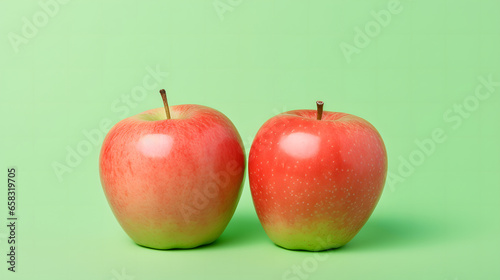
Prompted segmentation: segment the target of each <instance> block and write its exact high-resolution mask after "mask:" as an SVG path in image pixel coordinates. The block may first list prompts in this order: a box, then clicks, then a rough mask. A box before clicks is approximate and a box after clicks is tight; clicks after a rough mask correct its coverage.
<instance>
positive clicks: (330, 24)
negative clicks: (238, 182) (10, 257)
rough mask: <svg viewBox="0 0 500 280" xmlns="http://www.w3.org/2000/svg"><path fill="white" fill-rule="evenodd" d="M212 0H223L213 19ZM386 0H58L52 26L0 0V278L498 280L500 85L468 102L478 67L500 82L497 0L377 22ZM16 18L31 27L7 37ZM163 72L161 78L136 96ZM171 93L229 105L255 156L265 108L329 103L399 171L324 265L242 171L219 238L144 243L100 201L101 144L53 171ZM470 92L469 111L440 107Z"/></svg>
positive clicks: (34, 5) (26, 4) (416, 4)
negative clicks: (430, 143)
mask: <svg viewBox="0 0 500 280" xmlns="http://www.w3.org/2000/svg"><path fill="white" fill-rule="evenodd" d="M46 1H47V0H43V1H42V3H45V2H46ZM214 2H215V3H218V4H219V5H221V3H222V4H226V5H229V6H226V8H227V7H230V9H227V10H226V11H225V12H224V13H222V14H221V11H220V10H219V12H218V10H217V9H216V8H215V7H214V5H213V4H214ZM389 2H390V1H386V0H377V1H375V0H372V1H347V0H346V1H340V0H324V1H319V0H317V1H298V0H274V1H270V0H267V1H264V0H259V1H257V0H253V1H250V0H248V1H247V0H244V1H235V0H232V1H228V0H221V1H213V0H203V1H201V0H200V1H194V0H193V1H181V0H177V1H173V0H171V1H168V0H164V1H77V0H74V1H69V2H68V3H66V4H59V8H58V9H59V10H58V11H56V12H54V13H53V14H52V16H49V17H47V19H48V20H47V22H46V23H44V22H43V19H44V15H43V13H47V12H44V10H43V8H42V7H41V6H40V5H39V4H38V2H37V1H2V2H0V19H1V25H0V114H1V119H2V121H1V122H0V125H1V126H0V131H1V138H0V166H1V167H2V169H3V170H4V171H2V173H1V174H2V175H1V176H3V177H4V178H5V179H3V180H5V181H6V177H7V171H6V169H7V167H10V166H16V167H17V168H18V174H17V175H18V203H19V205H18V210H17V211H18V217H19V221H18V243H19V245H18V248H19V250H18V252H17V253H18V267H17V269H18V272H17V273H15V274H14V273H11V272H8V271H7V264H6V263H5V262H4V260H6V256H5V254H6V252H7V251H6V250H7V243H6V237H7V235H6V234H7V228H6V227H5V226H4V223H6V217H7V206H6V199H7V193H6V190H5V189H6V183H4V187H3V188H2V189H4V190H3V191H0V205H1V206H0V209H1V210H0V217H1V219H2V222H1V225H2V226H1V227H0V253H1V255H2V257H0V260H1V263H2V265H0V275H1V276H0V277H1V278H2V279H106V280H109V279H115V280H122V279H125V280H131V279H136V280H140V279H257V277H260V278H261V279H283V277H284V276H285V273H286V272H287V271H289V270H290V269H292V267H294V266H299V267H302V266H303V265H305V266H306V267H307V268H308V269H309V270H308V271H306V272H305V273H306V275H303V276H302V278H301V277H299V276H295V277H297V278H291V277H292V276H291V275H290V276H289V277H290V278H285V279H305V278H306V277H307V279H365V278H366V279H439V280H445V279H450V280H452V279H500V266H499V265H498V264H499V261H500V238H499V236H500V188H499V185H500V172H499V167H500V148H499V147H500V146H499V145H498V142H499V140H500V125H498V121H499V117H500V113H499V110H498V108H499V105H500V96H499V95H500V87H499V86H498V85H495V86H494V87H491V88H490V93H491V94H490V96H489V97H488V98H484V100H479V101H478V99H475V97H474V92H475V90H476V88H477V87H478V86H480V85H481V82H480V77H484V78H485V79H488V77H490V76H491V78H490V79H492V80H493V81H500V64H499V63H500V52H499V50H500V39H499V36H500V17H499V16H498V13H499V11H500V2H499V1H497V0H480V1H465V0H462V1H430V0H421V1H417V0H414V1H401V4H400V5H401V7H402V8H401V9H402V10H401V12H400V13H398V14H392V16H391V20H390V22H389V23H388V24H384V25H386V26H381V25H380V24H378V25H377V24H374V22H375V21H374V16H373V14H372V12H375V13H378V12H379V11H381V10H387V6H388V3H389ZM219 7H222V8H224V6H219ZM23 18H26V19H27V20H28V21H30V22H32V23H33V22H36V23H37V25H38V26H35V27H37V30H36V32H33V33H34V34H31V33H29V32H28V33H26V34H27V35H29V36H28V37H31V38H26V37H25V39H24V41H23V42H22V43H19V45H16V44H13V43H12V42H11V40H12V38H13V36H15V35H13V34H16V35H17V36H24V35H23V26H25V25H26V22H25V21H24V20H23ZM366 26H368V27H369V28H373V29H371V32H372V33H371V34H372V35H373V36H371V37H369V42H368V43H366V42H365V45H360V44H358V46H360V48H359V49H358V52H357V53H355V54H352V55H350V56H346V55H345V54H344V53H343V51H342V49H341V46H342V45H343V44H349V45H352V46H354V47H356V41H355V36H356V34H357V29H356V28H360V29H361V30H364V29H365V27H366ZM377 26H378V27H379V28H380V29H377ZM25 29H26V28H25ZM376 31H377V32H376ZM26 34H25V35H26ZM358 37H359V35H358ZM358 43H359V42H358ZM16 50H17V51H16ZM348 60H350V61H348ZM157 67H158V69H161V72H165V73H167V72H168V77H164V76H161V77H160V78H159V79H158V83H157V85H155V87H154V89H151V90H148V94H147V95H141V96H140V97H137V96H135V99H134V96H132V94H133V93H135V92H136V91H137V90H138V88H137V87H138V86H139V87H140V86H142V84H143V79H144V78H145V77H147V76H148V75H150V74H149V72H148V69H156V68H157ZM163 87H164V88H166V89H167V92H168V94H169V102H170V104H171V105H175V104H186V103H194V104H202V105H206V106H210V107H213V108H215V109H217V110H220V111H222V112H223V113H225V114H226V115H227V116H228V117H229V118H230V119H231V120H232V121H233V123H234V124H235V125H236V127H237V128H238V130H239V132H240V134H241V136H242V138H243V139H244V142H245V148H246V150H247V152H248V150H249V148H250V145H251V141H252V138H253V136H254V135H255V134H256V132H257V130H258V129H259V127H260V126H261V125H262V124H263V123H264V122H265V121H266V120H267V119H269V118H270V117H272V116H273V115H275V114H278V113H280V112H283V111H286V110H292V109H313V108H314V102H315V101H316V100H323V101H324V102H325V104H326V105H325V110H329V111H341V112H348V113H351V114H355V115H358V116H361V117H363V118H365V119H367V120H369V121H370V122H371V123H372V124H373V125H374V126H375V127H377V129H378V130H379V132H380V133H381V135H382V137H383V138H384V141H385V144H386V147H387V152H388V157H389V172H390V173H391V174H392V175H394V176H401V180H400V181H397V182H395V181H390V182H391V183H390V184H389V182H388V183H387V184H386V188H385V190H384V193H383V195H382V198H381V200H380V202H379V205H378V206H377V208H376V210H375V212H374V213H373V215H372V217H371V218H370V220H369V221H368V223H367V224H366V225H365V227H364V228H363V229H362V230H361V232H360V233H359V234H358V235H357V236H356V237H355V238H354V239H353V240H352V241H351V242H350V243H349V244H348V245H346V246H345V247H343V248H341V249H338V250H333V251H328V252H324V253H322V255H321V256H320V257H321V258H322V259H325V258H326V260H321V261H318V260H317V259H316V257H315V256H316V255H315V254H313V253H308V252H295V251H288V250H284V249H281V248H279V247H277V246H274V245H273V244H272V243H271V241H270V240H269V239H268V238H267V236H266V235H265V233H264V231H263V229H262V227H261V226H260V224H259V221H258V219H257V216H256V214H255V211H254V209H253V205H252V200H251V196H250V192H249V186H248V181H246V182H245V185H244V191H243V194H242V197H241V200H240V203H239V206H238V208H237V210H236V213H235V215H234V217H233V219H232V220H231V222H230V224H229V225H228V227H227V229H226V231H225V232H224V233H223V235H222V236H221V237H220V238H219V240H218V241H216V242H215V243H214V244H212V245H209V246H205V247H202V248H198V249H194V250H176V251H158V250H151V249H145V248H142V247H139V246H136V245H135V244H134V243H133V242H132V241H131V240H130V239H129V238H128V237H127V236H126V234H125V233H124V232H123V230H122V229H121V228H120V226H119V224H118V223H117V221H116V220H115V218H114V217H113V215H112V213H111V211H110V209H109V206H108V204H107V202H106V200H105V197H104V195H103V192H102V189H101V186H100V181H99V175H98V165H97V163H98V155H99V150H100V146H101V144H100V143H97V144H92V145H91V146H90V148H89V149H88V152H86V155H85V156H82V159H81V162H79V163H77V164H74V165H75V166H74V167H71V168H70V169H71V172H67V173H64V174H63V175H62V177H61V178H60V179H58V176H57V174H56V173H55V172H54V169H53V164H54V162H58V163H61V164H66V157H67V155H68V153H69V152H68V151H69V150H68V149H70V150H71V149H76V148H77V147H78V145H85V144H82V143H87V142H86V141H88V140H86V139H87V138H86V136H85V134H84V131H95V130H98V129H100V128H99V127H100V126H99V125H100V123H101V121H103V120H108V119H109V120H111V121H112V123H116V122H117V121H119V120H120V119H123V118H125V117H127V116H130V115H134V114H137V113H140V112H142V111H145V110H147V109H151V108H156V107H161V106H162V103H161V98H160V96H159V94H158V92H157V89H159V88H163ZM484 90H485V88H483V92H485V91H484ZM127 98H129V99H130V100H131V101H130V102H129V103H126V101H124V100H126V99H127ZM474 100H475V101H477V103H474V102H475V101H474ZM464 102H466V106H468V107H467V108H469V109H470V110H469V111H466V113H467V114H464V115H463V116H460V115H459V114H458V113H455V112H454V111H452V112H451V113H450V111H449V110H454V108H455V107H454V106H456V104H463V103H464ZM446 114H450V115H449V116H448V117H453V118H454V119H453V121H451V122H450V120H448V119H446V118H445V117H444V115H446ZM457 116H460V117H457ZM457 118H458V119H457ZM458 121H460V124H459V123H458ZM435 129H442V130H443V131H444V132H445V133H446V140H445V141H444V142H443V143H438V144H436V147H435V149H434V151H432V152H430V153H429V154H428V155H425V157H424V158H423V159H421V160H420V161H421V162H418V164H416V165H415V166H414V170H413V172H406V173H405V172H404V171H401V170H399V169H401V164H403V162H405V161H406V160H409V159H410V157H411V156H414V157H415V158H414V161H415V160H416V159H418V155H419V154H420V155H421V152H419V148H418V145H417V144H416V142H415V141H421V140H423V139H427V138H430V137H431V135H432V132H433V131H434V130H435ZM87 148H88V147H87ZM407 173H408V174H407ZM409 173H411V174H409ZM3 180H2V181H3ZM5 181H4V182H5ZM302 270H303V271H304V269H302Z"/></svg>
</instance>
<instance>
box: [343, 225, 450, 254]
mask: <svg viewBox="0 0 500 280" xmlns="http://www.w3.org/2000/svg"><path fill="white" fill-rule="evenodd" d="M448 237H449V228H448V227H447V225H446V223H445V222H444V221H439V220H430V219H425V218H424V217H421V218H416V217H372V218H371V219H370V220H368V222H367V223H366V224H365V226H364V227H363V228H362V229H361V231H360V232H359V233H358V234H357V235H356V236H355V237H354V238H353V240H351V241H350V242H349V243H347V244H346V245H345V246H344V247H345V250H342V251H349V252H350V251H366V250H383V249H394V248H405V247H412V246H421V245H424V244H425V245H429V244H434V243H439V242H443V241H445V240H447V239H448Z"/></svg>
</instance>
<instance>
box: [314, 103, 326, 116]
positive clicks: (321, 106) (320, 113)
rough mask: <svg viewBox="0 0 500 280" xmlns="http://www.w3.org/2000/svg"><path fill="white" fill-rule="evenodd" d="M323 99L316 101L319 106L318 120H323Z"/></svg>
mask: <svg viewBox="0 0 500 280" xmlns="http://www.w3.org/2000/svg"><path fill="white" fill-rule="evenodd" d="M323 104H325V103H323V101H316V106H317V108H318V120H321V118H322V117H323Z"/></svg>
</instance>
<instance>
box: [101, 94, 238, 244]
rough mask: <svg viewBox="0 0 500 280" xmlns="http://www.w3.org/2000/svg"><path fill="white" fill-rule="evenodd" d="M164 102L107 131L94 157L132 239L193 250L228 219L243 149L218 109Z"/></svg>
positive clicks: (215, 235)
mask: <svg viewBox="0 0 500 280" xmlns="http://www.w3.org/2000/svg"><path fill="white" fill-rule="evenodd" d="M161 92H162V96H165V94H164V91H163V90H162V91H161ZM164 102H165V109H166V111H165V109H164V108H158V109H153V110H149V111H146V112H143V113H141V114H138V115H136V116H133V117H129V118H126V119H124V120H122V121H120V122H119V123H117V124H116V125H115V126H114V127H113V128H112V129H111V130H110V131H109V133H108V134H107V136H106V138H105V139H104V143H103V145H102V150H101V155H100V160H99V167H100V176H101V183H102V187H103V189H104V193H105V194H106V198H107V200H108V202H109V205H110V206H111V209H112V211H113V213H114V215H115V216H116V218H117V220H118V222H119V223H120V225H121V226H122V228H123V229H124V230H125V232H126V233H127V234H128V235H129V236H130V237H131V238H132V239H133V240H134V241H135V242H136V243H137V244H139V245H142V246H146V247H151V248H156V249H170V248H193V247H197V246H200V245H204V244H208V243H211V242H213V241H215V240H216V239H217V238H218V237H219V236H220V235H221V233H222V232H223V231H224V229H225V228H226V226H227V224H228V223H229V220H230V219H231V217H232V215H233V213H234V210H235V209H236V205H237V204H238V200H239V197H240V194H241V186H242V181H243V172H244V169H245V154H244V151H243V144H242V141H241V138H240V135H239V134H238V131H237V130H236V128H235V127H234V125H233V124H232V122H231V121H230V120H229V119H228V118H227V117H226V116H225V115H224V114H222V113H220V112H219V111H216V110H214V109H211V108H208V107H205V106H200V105H178V106H171V107H168V104H167V103H166V97H164ZM170 113H171V117H170ZM167 116H168V117H167Z"/></svg>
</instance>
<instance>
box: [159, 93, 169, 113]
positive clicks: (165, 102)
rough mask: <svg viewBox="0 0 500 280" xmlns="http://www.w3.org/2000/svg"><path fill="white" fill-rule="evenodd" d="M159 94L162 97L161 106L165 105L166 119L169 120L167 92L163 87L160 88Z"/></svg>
mask: <svg viewBox="0 0 500 280" xmlns="http://www.w3.org/2000/svg"><path fill="white" fill-rule="evenodd" d="M160 94H161V98H162V99H163V106H165V113H166V114H167V120H170V109H169V108H168V102H167V92H166V91H165V90H164V89H161V90H160Z"/></svg>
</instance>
